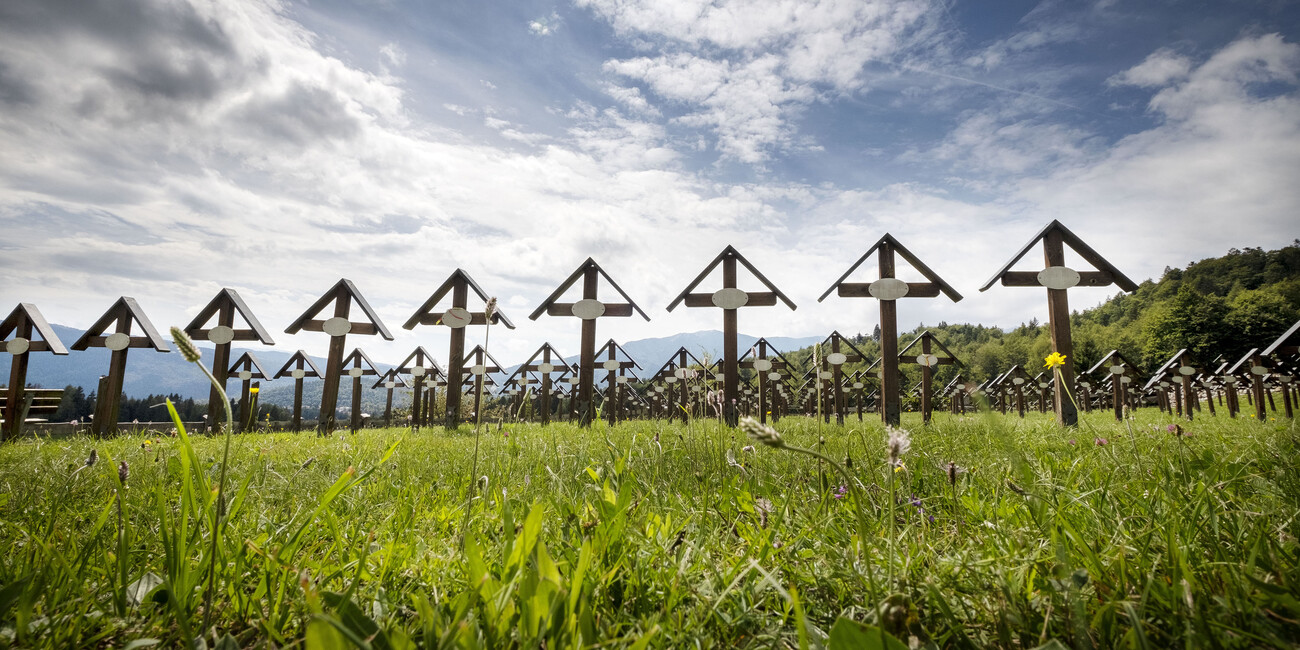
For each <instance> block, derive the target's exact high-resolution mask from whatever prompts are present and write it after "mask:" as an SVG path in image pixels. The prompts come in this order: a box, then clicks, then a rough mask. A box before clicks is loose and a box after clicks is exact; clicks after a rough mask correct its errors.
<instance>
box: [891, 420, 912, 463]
mask: <svg viewBox="0 0 1300 650" xmlns="http://www.w3.org/2000/svg"><path fill="white" fill-rule="evenodd" d="M886 429H887V430H888V431H889V464H890V465H894V466H896V467H901V466H902V462H901V461H900V460H899V459H900V458H902V456H903V454H906V453H907V452H908V450H910V449H911V448H912V436H911V434H909V433H908V432H907V429H895V428H894V427H886Z"/></svg>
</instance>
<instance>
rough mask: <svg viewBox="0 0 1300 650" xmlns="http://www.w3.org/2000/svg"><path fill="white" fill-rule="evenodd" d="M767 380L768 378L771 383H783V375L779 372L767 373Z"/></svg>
mask: <svg viewBox="0 0 1300 650" xmlns="http://www.w3.org/2000/svg"><path fill="white" fill-rule="evenodd" d="M767 378H768V380H770V381H781V373H779V372H769V373H767Z"/></svg>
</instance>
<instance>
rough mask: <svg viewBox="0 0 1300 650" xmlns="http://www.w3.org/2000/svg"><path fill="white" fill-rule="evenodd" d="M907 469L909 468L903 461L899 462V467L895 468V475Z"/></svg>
mask: <svg viewBox="0 0 1300 650" xmlns="http://www.w3.org/2000/svg"><path fill="white" fill-rule="evenodd" d="M905 469H907V466H906V465H904V464H903V462H902V461H899V463H898V465H895V466H894V473H895V474H897V473H899V472H901V471H903V470H905Z"/></svg>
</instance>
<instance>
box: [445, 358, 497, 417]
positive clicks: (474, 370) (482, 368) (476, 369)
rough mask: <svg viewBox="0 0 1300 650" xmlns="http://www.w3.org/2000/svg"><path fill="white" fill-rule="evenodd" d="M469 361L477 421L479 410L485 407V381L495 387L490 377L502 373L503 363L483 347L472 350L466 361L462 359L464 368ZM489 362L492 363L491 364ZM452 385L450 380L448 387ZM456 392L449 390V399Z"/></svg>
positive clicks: (467, 379)
mask: <svg viewBox="0 0 1300 650" xmlns="http://www.w3.org/2000/svg"><path fill="white" fill-rule="evenodd" d="M467 361H470V362H472V363H470V368H469V374H470V377H473V382H472V389H473V391H474V417H475V419H476V420H477V419H478V414H479V409H480V408H482V407H483V403H482V402H483V385H484V384H483V382H484V379H485V378H486V379H487V382H488V385H489V386H495V385H496V382H494V381H492V378H491V377H488V375H491V374H495V373H498V372H501V363H500V362H498V361H497V360H496V359H494V358H493V357H492V355H491V354H488V351H487V350H484V349H483V346H481V345H476V346H474V349H473V350H470V351H469V353H468V354H466V355H465V358H464V359H461V367H462V368H463V367H464V366H465V362H467ZM489 361H490V362H492V363H491V364H489V363H488V362H489ZM466 381H467V382H468V381H469V378H466ZM452 385H453V384H452V383H451V380H450V378H449V379H448V382H447V386H448V387H450V386H452ZM463 388H464V386H462V387H461V389H462V390H463ZM454 392H457V391H453V390H448V391H447V397H451V394H452V393H454ZM448 408H450V407H448Z"/></svg>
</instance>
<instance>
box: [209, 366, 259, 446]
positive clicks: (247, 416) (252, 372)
mask: <svg viewBox="0 0 1300 650" xmlns="http://www.w3.org/2000/svg"><path fill="white" fill-rule="evenodd" d="M222 374H224V375H226V376H230V375H235V376H236V377H239V380H240V382H241V383H242V386H241V390H240V393H239V426H238V427H236V428H235V431H236V432H238V431H251V430H252V429H253V419H254V418H256V417H257V414H256V413H253V411H252V408H251V407H252V399H251V397H252V381H253V380H254V379H267V380H269V379H270V378H271V376H270V373H268V372H266V369H265V368H263V367H262V362H261V361H258V360H257V357H256V356H254V355H253V353H252V352H245V353H244V354H242V355H240V357H239V358H238V359H236V360H235V362H234V363H232V364H230V368H228V369H226V371H225V372H224V373H222ZM259 390H260V388H259ZM217 399H221V398H220V397H218V398H217ZM222 410H223V411H224V410H225V409H222ZM208 417H209V418H211V413H209V414H208Z"/></svg>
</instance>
